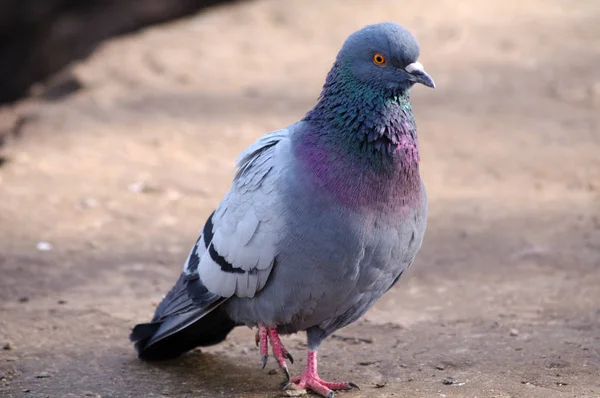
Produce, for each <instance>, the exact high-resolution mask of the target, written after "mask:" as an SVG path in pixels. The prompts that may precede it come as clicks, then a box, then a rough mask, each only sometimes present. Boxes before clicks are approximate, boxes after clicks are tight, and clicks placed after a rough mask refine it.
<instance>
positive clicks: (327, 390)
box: [283, 351, 359, 398]
mask: <svg viewBox="0 0 600 398" xmlns="http://www.w3.org/2000/svg"><path fill="white" fill-rule="evenodd" d="M353 388H356V389H359V387H358V386H357V385H356V384H354V383H350V382H333V383H332V382H328V381H324V380H321V378H320V377H319V374H318V373H317V352H316V351H309V352H308V361H307V362H306V369H304V372H302V374H301V375H300V376H296V377H292V379H291V380H290V382H289V383H287V384H286V385H285V386H284V387H283V389H284V390H302V389H307V390H311V391H312V392H315V393H317V394H319V395H321V396H323V397H325V398H333V397H334V395H335V394H334V391H335V390H351V389H353Z"/></svg>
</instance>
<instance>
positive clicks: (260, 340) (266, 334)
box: [256, 325, 294, 380]
mask: <svg viewBox="0 0 600 398" xmlns="http://www.w3.org/2000/svg"><path fill="white" fill-rule="evenodd" d="M269 341H270V342H271V347H272V349H273V356H274V357H275V360H276V361H277V363H278V364H279V367H280V368H281V369H282V370H283V372H284V373H285V376H286V378H287V380H289V379H290V372H289V371H288V368H287V365H286V362H285V360H286V359H289V360H290V362H291V363H294V358H292V356H291V355H290V353H289V352H288V351H287V350H286V349H285V347H284V346H283V344H282V343H281V340H280V339H279V335H278V334H277V330H275V328H269V327H266V326H264V325H258V332H257V333H256V344H257V345H258V346H259V349H260V354H261V355H262V367H263V369H264V367H265V366H266V365H267V359H268V358H269V344H268V342H269Z"/></svg>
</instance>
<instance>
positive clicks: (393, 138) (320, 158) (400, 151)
mask: <svg viewBox="0 0 600 398" xmlns="http://www.w3.org/2000/svg"><path fill="white" fill-rule="evenodd" d="M303 122H304V123H305V127H304V128H303V129H302V133H301V134H298V135H297V136H296V137H295V141H296V142H295V146H294V148H295V154H296V158H297V159H298V161H299V162H300V164H301V165H302V167H303V168H304V169H305V170H306V171H307V172H308V175H309V176H310V177H309V178H310V179H311V182H312V183H313V185H314V186H315V187H316V188H317V189H318V190H319V191H321V192H326V193H328V194H330V195H332V196H334V197H335V198H336V200H338V201H339V202H340V203H342V204H345V205H348V206H350V207H352V208H356V207H382V208H385V209H390V208H397V207H402V206H415V205H416V204H417V202H418V201H419V200H420V198H421V178H420V175H419V152H418V142H417V132H416V126H415V121H414V117H413V113H412V108H411V105H410V98H409V95H408V90H407V89H405V90H402V91H399V92H393V91H390V90H389V89H385V88H381V89H373V88H368V87H365V86H364V85H361V84H358V83H357V82H356V81H355V80H354V79H352V78H351V77H349V75H348V72H347V71H345V70H344V69H343V67H341V66H340V65H338V64H337V63H336V65H334V67H333V69H332V70H331V71H330V72H329V75H328V76H327V81H326V82H325V85H324V87H323V91H322V93H321V97H320V99H319V102H318V103H317V105H316V106H315V107H314V108H313V109H312V110H311V111H310V112H308V114H307V115H306V117H305V118H304V119H303Z"/></svg>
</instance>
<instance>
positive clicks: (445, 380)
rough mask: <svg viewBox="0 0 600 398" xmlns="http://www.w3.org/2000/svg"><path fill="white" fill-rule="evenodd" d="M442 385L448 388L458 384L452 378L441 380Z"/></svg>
mask: <svg viewBox="0 0 600 398" xmlns="http://www.w3.org/2000/svg"><path fill="white" fill-rule="evenodd" d="M442 383H443V384H445V385H447V386H450V385H452V384H458V380H456V379H455V378H454V377H446V378H445V379H444V380H442Z"/></svg>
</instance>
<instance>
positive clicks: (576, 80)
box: [0, 0, 600, 398]
mask: <svg viewBox="0 0 600 398" xmlns="http://www.w3.org/2000/svg"><path fill="white" fill-rule="evenodd" d="M217 3H223V4H217ZM208 5H210V7H208V8H205V7H207V6H208ZM383 20H392V21H395V22H398V23H400V24H402V25H404V26H406V27H407V28H408V29H410V30H411V31H412V32H413V33H414V35H415V36H416V37H417V39H418V40H419V42H420V44H421V58H420V61H421V62H422V63H423V64H424V65H425V67H426V69H427V71H428V72H429V73H430V74H431V75H432V76H433V78H434V79H435V81H436V84H437V89H435V90H430V89H426V88H423V87H415V89H414V90H413V93H412V98H413V106H414V109H415V112H416V118H417V124H418V127H419V139H420V152H421V161H422V176H423V179H424V180H425V183H426V186H427V188H428V191H429V198H430V219H429V225H428V230H427V233H426V237H425V242H424V245H423V249H422V251H421V254H420V255H419V257H418V258H417V261H415V264H414V265H413V266H412V267H411V268H410V271H409V272H408V273H407V274H406V276H405V278H403V280H402V281H401V283H399V284H397V285H396V287H395V288H394V289H393V290H392V291H390V292H389V293H388V294H387V295H386V296H384V298H383V299H381V300H380V301H379V302H378V304H377V305H376V306H375V308H373V309H372V310H371V311H370V312H369V313H368V314H367V315H366V316H365V317H364V318H363V319H362V320H361V321H359V322H357V323H355V324H353V325H351V326H350V327H348V328H346V329H343V330H341V331H340V332H339V334H338V335H337V336H336V337H334V338H331V339H329V340H328V341H326V342H325V343H324V344H323V347H322V350H321V353H322V354H321V356H322V357H323V358H324V360H323V361H322V363H321V368H320V370H321V373H322V376H323V378H325V379H350V380H352V381H354V382H356V383H358V384H359V385H361V387H362V389H361V391H358V392H352V393H340V394H339V395H340V396H348V397H390V396H406V397H476V396H478V397H502V398H509V397H543V398H547V397H592V398H597V397H599V396H600V288H599V286H600V3H598V2H597V1H594V0H588V1H586V0H579V1H567V0H520V1H516V0H502V1H500V0H490V1H487V2H481V1H475V0H423V1H420V2H405V1H393V0H369V1H367V0H352V1H349V0H327V1H325V0H321V1H312V0H255V1H252V0H247V1H238V2H225V1H199V0H198V1H192V0H187V1H186V0H170V1H166V0H140V1H136V2H133V1H124V0H123V1H100V0H94V1H89V2H85V3H84V2H83V1H75V0H71V1H67V0H63V1H33V0H31V1H6V0H5V1H1V2H0V102H2V105H0V396H3V397H4V396H6V397H68V396H73V397H87V396H91V397H152V396H154V397H192V396H193V397H215V396H220V397H252V398H254V397H265V396H268V397H271V396H272V397H276V396H279V395H280V393H279V392H278V391H277V388H278V387H279V383H280V382H281V380H282V375H281V373H278V371H277V370H276V367H275V365H274V364H273V362H270V364H269V365H268V368H267V369H266V370H265V371H261V369H260V358H259V354H258V351H257V350H256V348H255V347H254V336H253V332H252V331H250V330H248V329H239V330H236V331H234V332H233V333H232V334H231V335H230V337H229V338H228V340H227V341H226V342H225V343H223V344H221V345H219V346H216V347H212V348H209V349H203V350H202V352H199V351H195V352H192V353H190V354H189V355H186V356H185V357H182V358H180V359H177V360H174V361H171V362H169V363H165V364H145V363H142V362H140V361H138V360H137V359H136V357H135V354H134V351H133V347H132V346H131V345H130V343H129V342H128V341H127V335H128V333H129V330H130V327H131V326H132V325H133V324H135V323H137V322H140V321H146V320H148V319H149V318H150V317H151V314H152V312H153V311H154V306H155V305H156V303H157V302H158V301H160V299H161V297H162V295H163V294H164V293H165V292H166V290H167V289H168V288H170V287H171V285H172V283H173V282H174V280H175V278H176V277H177V275H178V274H179V272H180V270H181V267H182V264H183V261H184V260H185V258H186V256H187V253H188V251H189V249H190V247H191V246H192V245H193V243H194V242H195V239H196V237H197V234H198V232H199V230H200V228H201V227H202V225H203V222H204V221H205V219H206V217H207V216H208V215H209V214H210V212H211V211H212V210H213V208H214V207H215V205H216V204H217V203H218V202H219V201H220V199H221V198H222V196H223V194H224V193H225V192H226V190H227V189H228V187H229V186H230V182H231V177H232V174H233V165H234V161H235V158H236V157H237V155H238V153H239V152H240V151H241V150H243V149H244V148H245V147H246V146H247V145H248V144H250V143H251V142H252V141H254V140H255V139H256V138H257V137H259V136H260V135H263V134H265V133H267V132H269V131H272V130H274V129H277V128H281V127H285V126H287V125H289V124H291V123H293V122H295V121H297V120H298V119H300V118H301V117H302V116H303V115H304V114H305V112H306V111H307V110H308V109H310V108H311V107H312V106H313V104H314V103H315V101H316V99H317V96H318V94H319V91H320V88H321V85H322V84H323V81H324V78H325V75H326V73H327V71H328V69H329V68H330V66H331V64H332V62H333V59H334V57H335V55H336V52H337V51H338V49H339V48H340V46H341V45H342V43H343V41H344V39H345V38H346V37H347V36H348V35H349V34H350V33H352V32H353V31H355V30H356V29H359V28H361V27H362V26H364V25H365V24H368V23H374V22H380V21H383ZM158 23H160V24H158ZM150 25H152V26H150ZM284 344H286V346H287V347H288V349H290V351H291V352H292V354H293V355H294V358H296V359H297V363H296V365H294V366H293V367H292V373H298V372H299V371H300V369H302V366H303V359H304V350H305V344H304V335H296V336H290V337H287V338H284Z"/></svg>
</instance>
